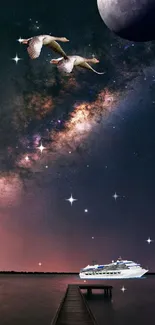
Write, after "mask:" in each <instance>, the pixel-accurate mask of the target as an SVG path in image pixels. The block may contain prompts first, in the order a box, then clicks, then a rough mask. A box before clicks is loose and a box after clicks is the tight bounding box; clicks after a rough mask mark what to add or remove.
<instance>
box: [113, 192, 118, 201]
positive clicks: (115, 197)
mask: <svg viewBox="0 0 155 325" xmlns="http://www.w3.org/2000/svg"><path fill="white" fill-rule="evenodd" d="M113 198H114V199H115V201H116V200H117V198H118V195H117V193H116V192H115V194H114V195H113Z"/></svg>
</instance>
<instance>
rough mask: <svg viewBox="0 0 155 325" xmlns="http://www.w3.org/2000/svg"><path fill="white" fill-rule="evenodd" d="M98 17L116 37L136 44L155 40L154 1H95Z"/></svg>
mask: <svg viewBox="0 0 155 325" xmlns="http://www.w3.org/2000/svg"><path fill="white" fill-rule="evenodd" d="M97 5H98V10H99V13H100V16H101V18H102V20H103V21H104V23H105V24H106V26H107V27H108V28H109V29H110V30H111V31H112V32H114V33H115V34H117V35H118V36H120V37H122V38H124V39H127V40H130V41H136V42H146V41H153V40H155V0H97Z"/></svg>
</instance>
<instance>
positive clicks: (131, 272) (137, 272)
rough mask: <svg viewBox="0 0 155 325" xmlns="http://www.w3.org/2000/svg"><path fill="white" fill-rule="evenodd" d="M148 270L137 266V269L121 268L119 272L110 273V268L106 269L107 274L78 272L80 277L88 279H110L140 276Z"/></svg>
mask: <svg viewBox="0 0 155 325" xmlns="http://www.w3.org/2000/svg"><path fill="white" fill-rule="evenodd" d="M147 272H148V270H145V269H142V268H139V269H137V268H136V269H135V270H134V269H132V270H131V269H128V270H121V271H120V274H117V273H116V274H115V272H113V274H110V273H111V272H110V270H109V271H108V273H109V274H91V275H87V274H84V272H83V273H79V277H80V279H88V280H91V279H92V280H109V279H110V280H111V279H132V278H141V277H142V276H143V275H144V274H145V273H147Z"/></svg>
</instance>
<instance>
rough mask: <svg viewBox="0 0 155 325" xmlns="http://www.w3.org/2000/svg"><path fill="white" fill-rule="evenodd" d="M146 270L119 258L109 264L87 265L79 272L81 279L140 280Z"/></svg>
mask: <svg viewBox="0 0 155 325" xmlns="http://www.w3.org/2000/svg"><path fill="white" fill-rule="evenodd" d="M146 272H148V270H146V269H144V268H142V267H141V266H140V264H137V263H134V262H133V261H128V260H122V258H121V257H119V258H118V260H116V261H112V263H110V264H105V265H98V264H96V265H88V266H86V267H85V268H83V269H81V270H80V273H79V276H80V278H81V279H90V280H91V279H95V280H96V279H106V280H108V279H131V278H140V277H142V275H144V274H145V273H146Z"/></svg>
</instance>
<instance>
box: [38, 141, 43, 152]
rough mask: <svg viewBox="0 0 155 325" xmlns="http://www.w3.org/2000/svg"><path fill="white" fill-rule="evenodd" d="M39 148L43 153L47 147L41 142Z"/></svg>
mask: <svg viewBox="0 0 155 325" xmlns="http://www.w3.org/2000/svg"><path fill="white" fill-rule="evenodd" d="M38 149H39V150H40V152H41V153H42V152H43V150H44V149H45V147H44V146H43V145H42V143H41V145H40V146H39V147H38Z"/></svg>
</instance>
